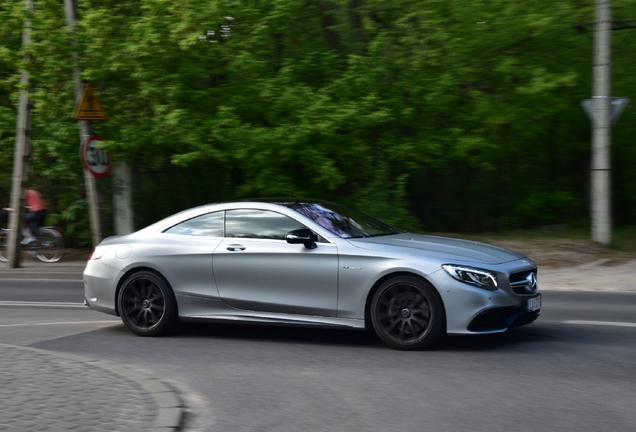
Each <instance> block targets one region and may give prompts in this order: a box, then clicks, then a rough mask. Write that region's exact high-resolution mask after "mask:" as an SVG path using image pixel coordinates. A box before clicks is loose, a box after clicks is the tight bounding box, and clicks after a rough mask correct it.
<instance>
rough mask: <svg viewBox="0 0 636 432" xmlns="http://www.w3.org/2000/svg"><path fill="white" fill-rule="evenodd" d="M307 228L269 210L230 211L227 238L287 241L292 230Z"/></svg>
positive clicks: (226, 224)
mask: <svg viewBox="0 0 636 432" xmlns="http://www.w3.org/2000/svg"><path fill="white" fill-rule="evenodd" d="M300 228H305V226H304V225H303V224H301V223H300V222H297V221H295V220H294V219H292V218H290V217H287V216H285V215H282V214H280V213H276V212H273V211H268V210H228V211H227V212H226V216H225V237H238V238H258V239H274V240H285V235H286V234H287V233H288V232H289V231H292V230H295V229H300Z"/></svg>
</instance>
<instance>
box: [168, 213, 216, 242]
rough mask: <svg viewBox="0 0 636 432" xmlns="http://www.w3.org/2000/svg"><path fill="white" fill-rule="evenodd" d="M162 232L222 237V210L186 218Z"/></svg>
mask: <svg viewBox="0 0 636 432" xmlns="http://www.w3.org/2000/svg"><path fill="white" fill-rule="evenodd" d="M164 232H167V233H170V234H181V235H188V236H199V237H223V212H222V211H220V212H215V213H208V214H204V215H201V216H197V217H195V218H192V219H188V220H187V221H185V222H181V223H180V224H178V225H175V226H173V227H172V228H169V229H167V230H166V231H164Z"/></svg>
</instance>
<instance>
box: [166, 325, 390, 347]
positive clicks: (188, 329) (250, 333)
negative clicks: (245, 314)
mask: <svg viewBox="0 0 636 432" xmlns="http://www.w3.org/2000/svg"><path fill="white" fill-rule="evenodd" d="M171 336H172V337H180V338H222V339H234V340H241V339H243V340H258V341H261V342H265V341H268V342H285V343H287V342H289V343H309V344H318V345H346V346H360V347H365V346H366V347H378V346H379V347H381V346H383V343H382V342H381V341H380V339H378V337H377V336H376V335H375V334H374V333H372V332H368V331H364V330H347V329H344V330H343V329H331V328H313V327H289V326H276V325H247V324H221V323H203V322H198V323H192V322H186V323H181V325H180V326H179V328H178V329H177V330H176V331H174V332H173V333H172V334H171Z"/></svg>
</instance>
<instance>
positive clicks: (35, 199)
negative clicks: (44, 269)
mask: <svg viewBox="0 0 636 432" xmlns="http://www.w3.org/2000/svg"><path fill="white" fill-rule="evenodd" d="M24 207H25V208H26V214H25V215H24V222H25V226H24V228H22V235H23V236H24V239H23V240H22V244H28V243H31V242H32V241H34V240H35V236H34V235H33V233H32V232H31V230H30V229H29V228H30V227H33V228H34V229H36V230H37V229H39V228H40V227H43V226H44V221H45V220H46V210H47V206H46V202H44V199H43V198H42V195H40V193H39V192H38V191H36V190H34V189H27V190H26V192H25V199H24ZM12 210H13V209H12V208H3V209H2V213H3V215H2V222H3V223H5V224H6V222H7V220H8V212H9V211H12Z"/></svg>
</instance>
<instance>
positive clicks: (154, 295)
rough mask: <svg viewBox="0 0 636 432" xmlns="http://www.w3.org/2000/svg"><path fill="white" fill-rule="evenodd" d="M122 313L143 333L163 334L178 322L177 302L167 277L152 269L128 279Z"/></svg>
mask: <svg viewBox="0 0 636 432" xmlns="http://www.w3.org/2000/svg"><path fill="white" fill-rule="evenodd" d="M117 304H118V306H119V315H120V316H121V319H122V321H123V322H124V324H126V326H127V327H128V328H129V329H130V330H132V331H133V332H134V333H136V334H138V335H140V336H160V335H163V334H166V333H168V332H169V331H170V330H171V329H172V328H173V327H174V326H175V324H176V323H177V320H178V318H177V302H176V300H175V298H174V293H173V292H172V289H171V288H170V285H169V284H168V282H166V280H165V279H164V278H163V277H161V276H160V275H158V274H157V273H154V272H151V271H140V272H137V273H134V274H132V275H130V276H128V278H127V279H126V281H125V282H124V284H123V285H122V287H121V290H120V291H119V298H118V303H117Z"/></svg>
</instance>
